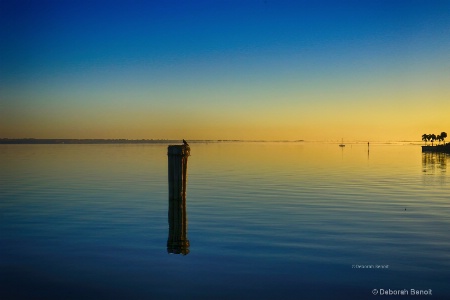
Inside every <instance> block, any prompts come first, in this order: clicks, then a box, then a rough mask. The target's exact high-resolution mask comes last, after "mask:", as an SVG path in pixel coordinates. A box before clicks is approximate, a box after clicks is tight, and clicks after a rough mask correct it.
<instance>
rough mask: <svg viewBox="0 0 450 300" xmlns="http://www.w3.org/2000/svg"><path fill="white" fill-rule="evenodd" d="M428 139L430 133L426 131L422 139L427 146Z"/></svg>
mask: <svg viewBox="0 0 450 300" xmlns="http://www.w3.org/2000/svg"><path fill="white" fill-rule="evenodd" d="M427 140H428V134H426V133H424V134H422V141H424V142H425V146H426V145H427Z"/></svg>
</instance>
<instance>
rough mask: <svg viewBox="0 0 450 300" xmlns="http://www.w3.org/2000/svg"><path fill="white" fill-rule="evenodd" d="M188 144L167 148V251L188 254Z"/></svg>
mask: <svg viewBox="0 0 450 300" xmlns="http://www.w3.org/2000/svg"><path fill="white" fill-rule="evenodd" d="M190 151H191V149H190V148H189V146H188V145H180V146H179V145H172V146H169V148H168V149H167V155H168V158H169V238H168V239H167V252H169V253H174V254H180V253H181V254H184V255H186V254H188V253H189V240H188V239H187V215H186V181H187V160H188V156H189V155H190Z"/></svg>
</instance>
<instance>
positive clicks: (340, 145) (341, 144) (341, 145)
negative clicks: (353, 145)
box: [339, 139, 345, 147]
mask: <svg viewBox="0 0 450 300" xmlns="http://www.w3.org/2000/svg"><path fill="white" fill-rule="evenodd" d="M339 147H345V144H344V139H342V141H341V143H340V144H339Z"/></svg>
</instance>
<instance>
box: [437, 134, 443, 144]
mask: <svg viewBox="0 0 450 300" xmlns="http://www.w3.org/2000/svg"><path fill="white" fill-rule="evenodd" d="M436 139H437V140H438V141H439V145H440V144H441V141H442V137H441V135H440V134H438V135H437V136H436Z"/></svg>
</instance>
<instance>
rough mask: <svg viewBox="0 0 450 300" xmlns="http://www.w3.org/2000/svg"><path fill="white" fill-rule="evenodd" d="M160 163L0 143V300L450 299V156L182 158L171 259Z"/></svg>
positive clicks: (386, 148) (238, 153) (325, 148)
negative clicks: (181, 246) (183, 238)
mask: <svg viewBox="0 0 450 300" xmlns="http://www.w3.org/2000/svg"><path fill="white" fill-rule="evenodd" d="M166 153H167V146H166V145H0V168H1V169H0V180H1V185H0V199H1V202H0V293H1V294H0V298H1V299H180V298H184V299H377V298H385V297H386V296H384V297H383V296H380V295H379V294H378V295H376V296H374V295H372V291H373V290H374V289H375V291H376V292H378V293H384V291H385V290H386V291H388V290H389V289H390V290H395V291H397V290H406V291H407V292H408V293H409V294H411V289H415V290H426V291H427V292H428V290H429V289H431V290H432V296H424V297H423V298H424V299H450V287H449V286H448V282H450V239H449V237H450V234H449V230H450V175H449V173H448V172H447V164H449V163H450V157H449V155H438V154H426V155H425V154H422V153H421V150H420V147H419V146H417V145H382V144H380V145H371V146H370V153H369V152H368V150H367V145H365V144H361V145H347V147H345V148H344V149H341V148H339V147H338V146H337V145H336V144H313V143H210V144H192V145H191V154H192V155H191V156H190V157H189V161H188V186H187V218H188V229H187V234H188V238H189V240H190V248H189V250H190V253H189V254H188V255H176V254H168V253H167V248H166V243H167V237H168V228H169V226H168V183H167V155H166ZM397 297H400V296H397ZM397 297H394V298H397ZM409 297H411V298H414V299H420V298H421V297H417V296H414V297H412V296H411V295H410V296H409ZM409 297H405V296H403V297H402V299H403V298H409Z"/></svg>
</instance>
